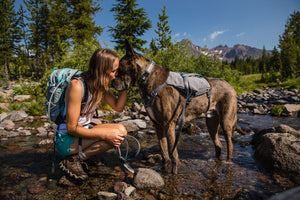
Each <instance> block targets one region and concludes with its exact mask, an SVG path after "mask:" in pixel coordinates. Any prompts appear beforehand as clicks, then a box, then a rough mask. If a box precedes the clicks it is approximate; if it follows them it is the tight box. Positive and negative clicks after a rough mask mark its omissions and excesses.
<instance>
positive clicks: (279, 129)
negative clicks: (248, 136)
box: [251, 124, 300, 145]
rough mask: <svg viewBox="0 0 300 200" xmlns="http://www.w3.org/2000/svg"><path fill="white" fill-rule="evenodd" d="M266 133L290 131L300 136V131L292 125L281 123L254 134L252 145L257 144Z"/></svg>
mask: <svg viewBox="0 0 300 200" xmlns="http://www.w3.org/2000/svg"><path fill="white" fill-rule="evenodd" d="M266 133H289V134H292V135H294V136H295V137H297V138H300V131H297V130H295V129H293V128H292V127H290V126H288V125H285V124H280V125H278V126H274V127H272V128H267V129H263V130H261V131H259V132H257V133H255V134H254V136H253V139H252V141H251V144H252V145H256V144H257V142H258V141H259V140H260V138H261V137H262V136H263V135H264V134H266Z"/></svg>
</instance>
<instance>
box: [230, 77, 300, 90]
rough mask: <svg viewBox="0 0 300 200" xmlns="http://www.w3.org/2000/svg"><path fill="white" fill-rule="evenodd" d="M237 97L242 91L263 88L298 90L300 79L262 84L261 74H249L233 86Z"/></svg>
mask: <svg viewBox="0 0 300 200" xmlns="http://www.w3.org/2000/svg"><path fill="white" fill-rule="evenodd" d="M233 87H234V88H235V90H236V92H237V94H238V95H240V94H241V93H243V92H244V91H253V90H255V89H261V88H264V87H271V88H285V89H292V88H295V89H300V77H298V78H294V79H289V80H287V81H284V82H276V83H274V82H273V83H263V82H261V74H250V75H244V76H242V77H241V80H240V82H239V83H237V84H236V85H233Z"/></svg>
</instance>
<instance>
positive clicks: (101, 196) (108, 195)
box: [97, 191, 118, 200]
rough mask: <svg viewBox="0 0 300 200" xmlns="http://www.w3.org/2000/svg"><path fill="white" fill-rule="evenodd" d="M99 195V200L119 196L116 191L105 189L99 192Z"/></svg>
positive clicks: (109, 199) (107, 199)
mask: <svg viewBox="0 0 300 200" xmlns="http://www.w3.org/2000/svg"><path fill="white" fill-rule="evenodd" d="M97 196H98V199H99V200H115V199H117V197H118V195H117V194H116V193H112V192H105V191H100V192H98V193H97Z"/></svg>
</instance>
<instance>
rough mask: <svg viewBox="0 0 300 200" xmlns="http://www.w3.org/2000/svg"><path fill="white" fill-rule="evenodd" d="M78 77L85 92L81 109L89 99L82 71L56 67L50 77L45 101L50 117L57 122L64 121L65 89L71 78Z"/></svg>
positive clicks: (47, 113)
mask: <svg viewBox="0 0 300 200" xmlns="http://www.w3.org/2000/svg"><path fill="white" fill-rule="evenodd" d="M74 78H75V79H77V80H79V81H80V83H81V84H82V88H83V92H82V98H81V110H82V108H83V107H84V106H83V104H85V103H86V101H87V96H88V92H87V91H88V90H87V85H86V82H85V81H84V80H83V78H82V76H81V71H79V70H78V69H71V68H63V69H56V68H54V69H53V71H52V73H51V74H50V77H49V82H48V83H47V86H48V88H47V92H46V102H45V111H46V115H47V117H48V119H50V120H51V121H52V122H54V123H56V124H60V123H62V122H64V120H65V116H64V113H63V112H64V108H65V101H64V99H65V91H66V89H67V87H68V85H69V84H70V83H71V80H73V79H74Z"/></svg>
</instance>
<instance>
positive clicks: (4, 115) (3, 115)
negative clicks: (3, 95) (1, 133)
mask: <svg viewBox="0 0 300 200" xmlns="http://www.w3.org/2000/svg"><path fill="white" fill-rule="evenodd" d="M7 116H8V115H7V113H5V112H4V113H1V114H0V122H2V121H3V120H4V119H5V118H6V117H7Z"/></svg>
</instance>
